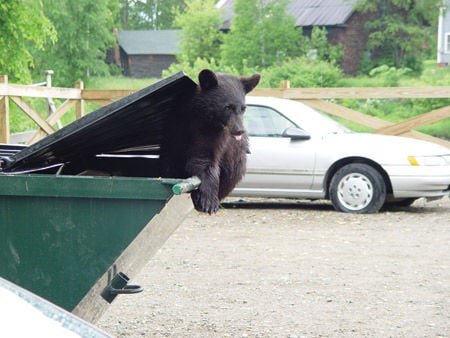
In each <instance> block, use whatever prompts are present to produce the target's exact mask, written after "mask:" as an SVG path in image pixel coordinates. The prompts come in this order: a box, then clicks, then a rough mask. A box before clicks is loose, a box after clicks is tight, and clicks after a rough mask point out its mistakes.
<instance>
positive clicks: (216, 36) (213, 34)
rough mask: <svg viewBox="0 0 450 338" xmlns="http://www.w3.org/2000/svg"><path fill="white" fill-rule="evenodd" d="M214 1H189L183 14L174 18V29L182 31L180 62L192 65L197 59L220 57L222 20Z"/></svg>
mask: <svg viewBox="0 0 450 338" xmlns="http://www.w3.org/2000/svg"><path fill="white" fill-rule="evenodd" d="M220 13H221V12H220V10H219V9H217V8H216V7H215V1H214V0H191V1H189V2H187V4H186V9H185V11H184V12H182V13H180V12H178V13H177V15H176V17H175V27H179V28H181V29H182V31H183V35H182V36H181V47H180V49H181V53H180V55H179V56H178V59H179V60H180V61H188V62H189V63H190V64H193V63H194V62H195V60H196V59H197V58H203V59H206V60H210V59H217V58H218V57H219V56H220V44H221V43H222V35H223V33H222V32H221V31H220V26H221V25H222V19H221V15H220Z"/></svg>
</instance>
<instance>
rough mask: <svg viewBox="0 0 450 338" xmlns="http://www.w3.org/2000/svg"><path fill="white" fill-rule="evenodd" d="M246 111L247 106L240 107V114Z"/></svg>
mask: <svg viewBox="0 0 450 338" xmlns="http://www.w3.org/2000/svg"><path fill="white" fill-rule="evenodd" d="M246 109H247V106H246V105H243V106H242V107H241V112H243V113H244V112H245V110H246Z"/></svg>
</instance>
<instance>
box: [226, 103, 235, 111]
mask: <svg viewBox="0 0 450 338" xmlns="http://www.w3.org/2000/svg"><path fill="white" fill-rule="evenodd" d="M225 110H229V111H230V110H234V105H232V104H228V105H226V106H225Z"/></svg>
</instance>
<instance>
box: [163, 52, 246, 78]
mask: <svg viewBox="0 0 450 338" xmlns="http://www.w3.org/2000/svg"><path fill="white" fill-rule="evenodd" d="M202 69H211V70H213V71H214V72H222V73H228V74H234V75H244V74H240V73H239V72H238V71H237V69H236V68H234V67H230V66H221V65H220V64H219V63H218V62H217V61H216V59H214V58H211V59H202V58H197V59H196V60H195V61H194V62H193V63H192V62H187V61H181V62H179V63H176V64H175V63H174V64H172V65H171V66H170V67H169V68H168V69H166V70H164V71H163V74H162V76H163V77H167V76H170V75H173V74H176V73H178V72H184V73H186V75H188V76H189V77H190V78H191V79H193V80H194V81H195V80H196V79H197V76H198V73H199V72H200V71H201V70H202ZM252 72H253V71H251V72H250V73H252ZM250 73H248V74H250Z"/></svg>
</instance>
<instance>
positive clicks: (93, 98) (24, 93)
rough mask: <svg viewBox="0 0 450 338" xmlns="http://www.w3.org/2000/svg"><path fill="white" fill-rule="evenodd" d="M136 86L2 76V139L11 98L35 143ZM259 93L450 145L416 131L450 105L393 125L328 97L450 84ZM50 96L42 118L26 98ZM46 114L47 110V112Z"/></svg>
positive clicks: (389, 94)
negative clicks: (90, 106) (51, 103)
mask: <svg viewBox="0 0 450 338" xmlns="http://www.w3.org/2000/svg"><path fill="white" fill-rule="evenodd" d="M132 92H134V90H101V89H84V87H83V83H82V82H78V83H76V84H75V88H58V87H48V86H45V87H37V86H26V85H16V84H8V78H7V76H0V143H8V142H9V140H10V132H9V130H10V129H9V114H10V108H9V104H10V102H9V101H12V102H13V103H14V104H16V105H17V106H18V107H19V108H20V109H21V110H22V111H23V112H24V113H25V114H27V115H28V116H29V117H30V118H31V119H32V120H33V121H34V122H35V123H36V124H37V126H38V128H39V130H38V131H37V132H36V133H35V134H34V136H32V137H31V139H30V140H29V141H28V143H29V144H32V143H34V142H36V141H38V140H39V139H41V138H42V137H44V136H45V135H48V134H51V133H53V132H54V131H55V128H56V126H55V125H56V122H57V121H58V120H59V119H61V117H62V116H63V115H64V114H66V113H67V112H68V111H70V110H71V109H72V108H75V116H76V118H80V117H82V116H83V115H85V113H86V111H85V109H86V108H85V101H89V102H93V103H96V104H98V105H106V104H108V103H111V102H113V101H115V100H117V99H119V98H121V97H124V96H126V95H129V94H131V93H132ZM252 95H257V96H274V97H280V98H287V99H292V100H299V101H302V102H304V103H305V104H307V105H309V106H311V107H314V108H316V109H318V110H321V111H324V112H327V113H329V114H332V115H336V116H339V117H342V118H344V119H347V120H350V121H353V122H356V123H358V124H361V125H364V126H367V127H369V128H372V129H373V131H372V132H373V133H380V134H387V135H403V136H407V137H414V138H418V139H423V140H427V141H431V142H435V143H438V144H441V145H445V146H447V147H449V148H450V142H449V141H447V140H443V139H440V138H436V137H432V136H430V135H426V134H423V133H420V132H417V131H415V130H414V129H415V128H417V127H420V126H423V125H427V124H430V123H433V122H436V121H440V120H443V119H446V118H450V106H446V107H443V108H439V109H436V110H432V111H430V112H427V113H425V114H422V115H419V116H416V117H413V118H410V119H407V120H404V121H402V122H399V123H396V124H394V123H391V122H388V121H384V120H381V119H379V118H376V117H372V116H369V115H366V114H363V113H361V112H358V111H355V110H352V109H349V108H346V107H344V106H341V105H338V104H335V103H332V102H330V101H329V99H346V98H354V99H369V98H370V99H413V98H416V99H418V98H420V99H431V98H450V87H420V88H419V87H408V88H405V87H392V88H385V87H382V88H290V86H289V82H288V81H283V83H282V86H281V87H280V88H276V89H274V88H271V89H265V88H257V89H255V90H254V91H253V92H252ZM24 97H34V98H46V99H54V98H57V99H63V100H65V101H64V102H63V103H62V104H60V105H59V107H58V108H55V109H54V110H53V111H51V112H50V114H48V116H47V117H46V118H43V117H42V116H43V115H42V114H39V113H38V112H37V111H36V110H35V109H34V108H33V107H32V106H31V105H30V104H28V103H27V102H26V101H25V100H24V99H23V98H24ZM44 115H45V114H44Z"/></svg>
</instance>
